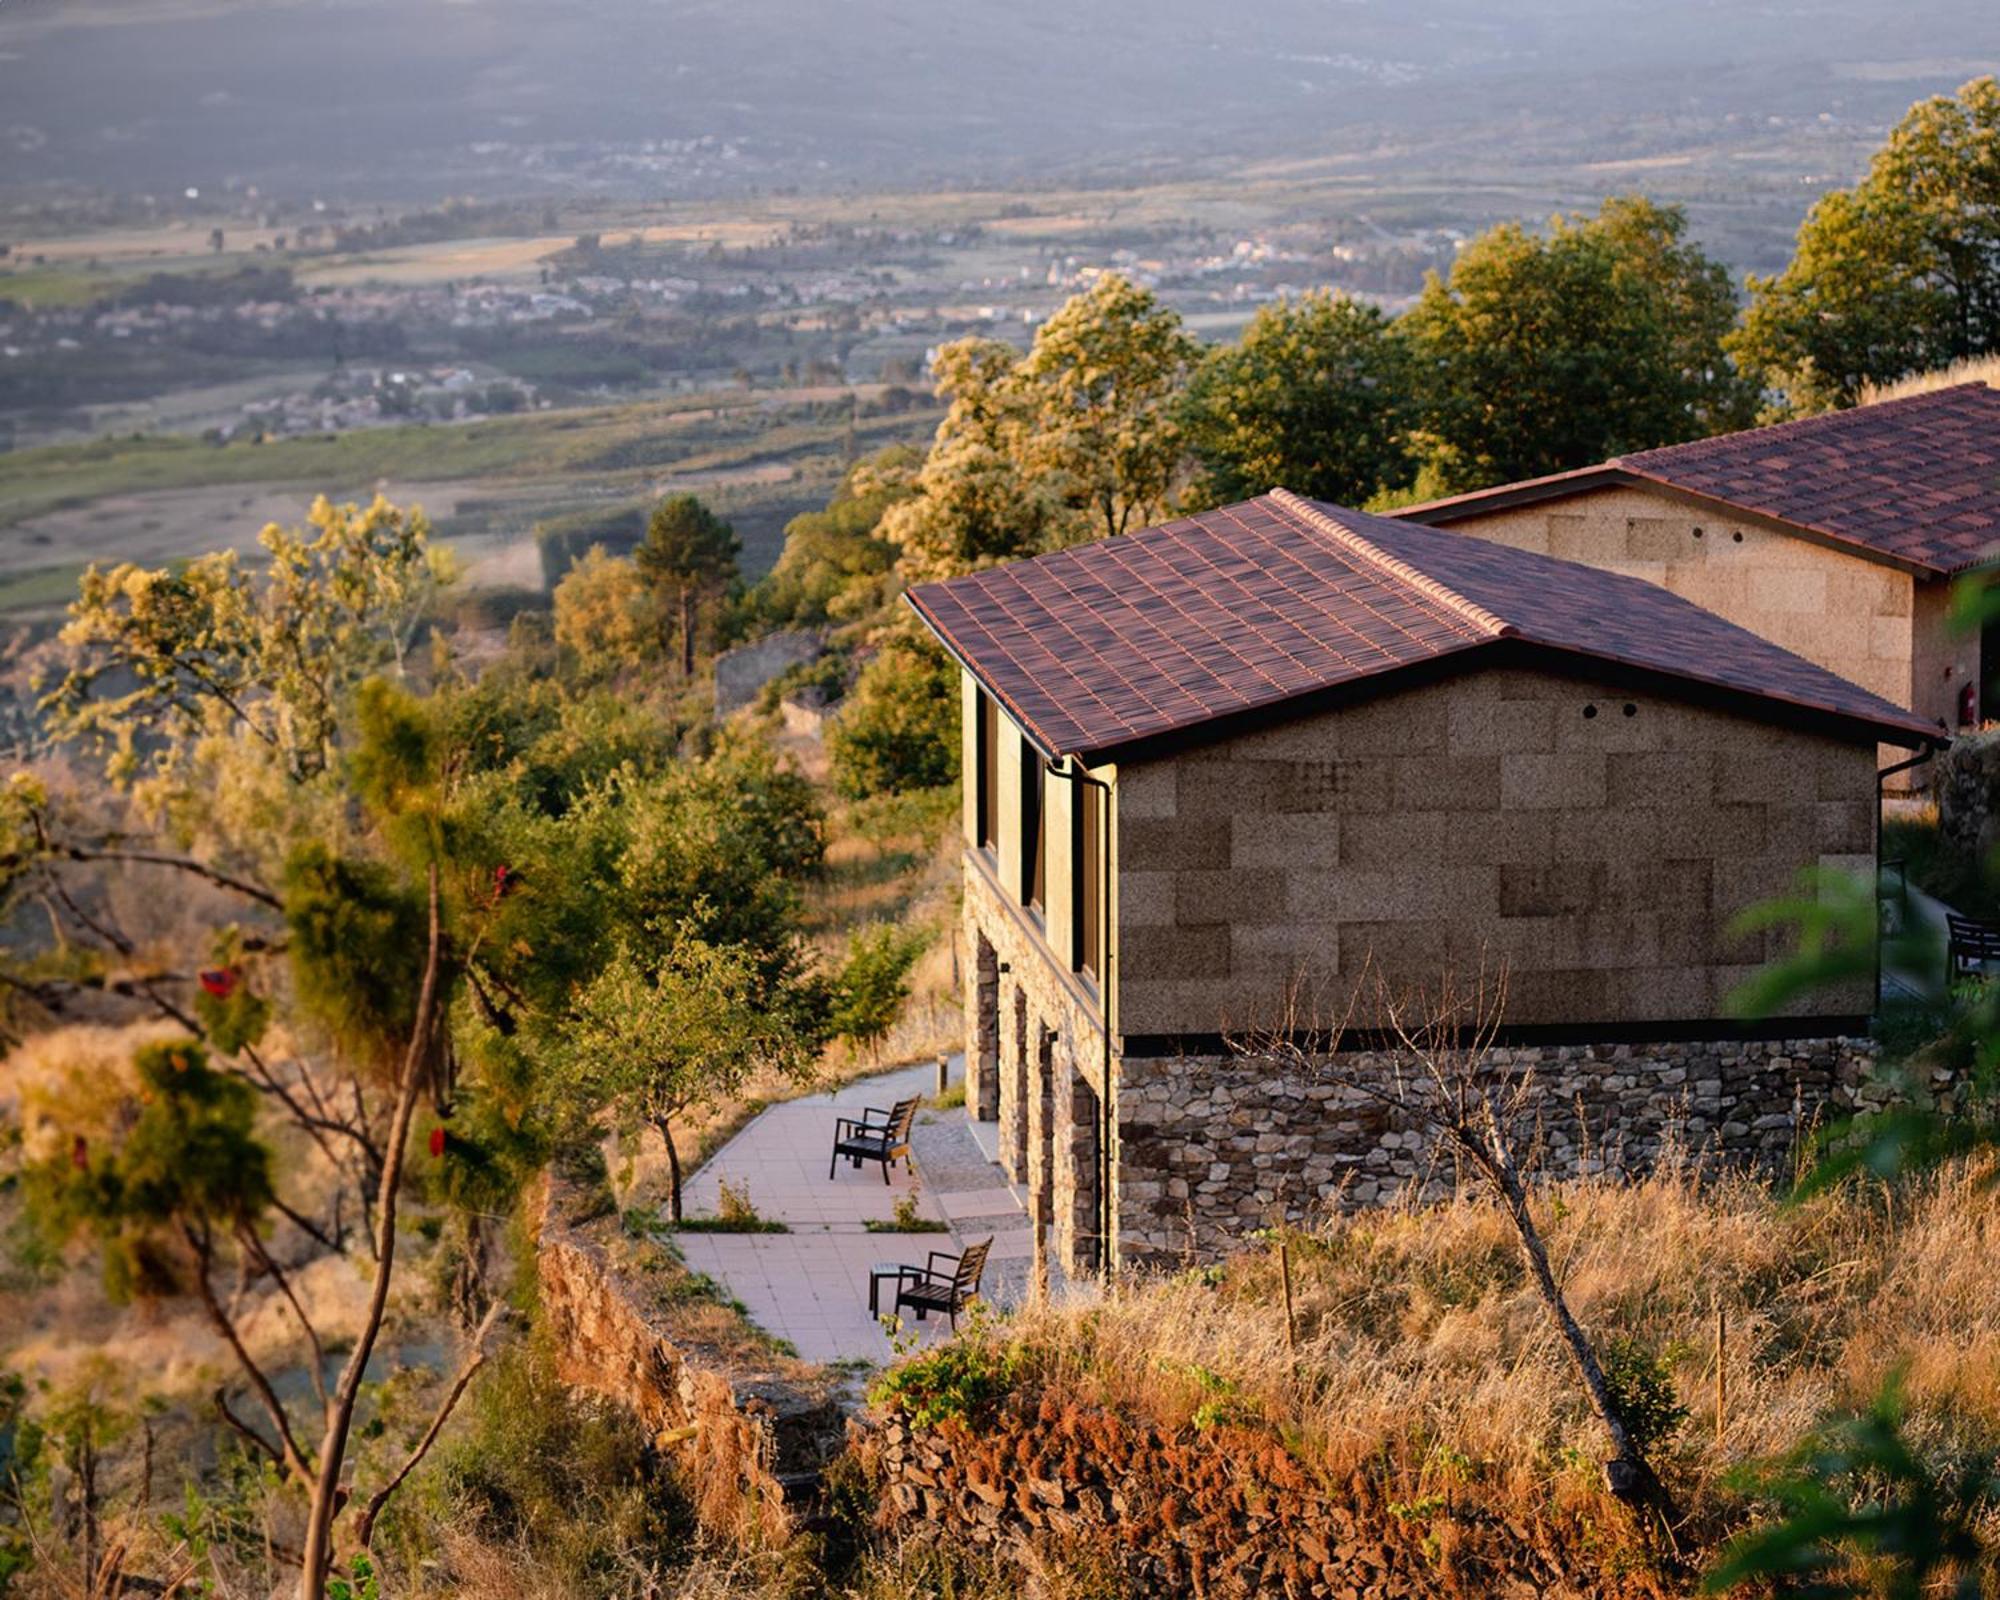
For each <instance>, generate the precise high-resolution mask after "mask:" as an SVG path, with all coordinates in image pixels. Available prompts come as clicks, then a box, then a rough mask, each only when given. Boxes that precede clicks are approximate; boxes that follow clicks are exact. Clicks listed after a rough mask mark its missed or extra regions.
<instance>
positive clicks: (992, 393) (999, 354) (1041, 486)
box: [881, 339, 1075, 583]
mask: <svg viewBox="0 0 2000 1600" xmlns="http://www.w3.org/2000/svg"><path fill="white" fill-rule="evenodd" d="M1020 359H1021V358H1020V353H1019V352H1018V351H1017V350H1015V348H1014V347H1013V346H1012V345H1010V344H1007V343H1004V342H1003V341H1001V340H999V339H960V340H957V341H956V342H954V343H952V344H948V345H946V346H945V347H944V348H943V349H941V350H940V351H939V352H938V354H937V357H936V360H935V361H934V362H933V363H932V370H933V372H934V373H935V374H936V378H937V395H938V398H939V399H941V400H945V401H947V402H948V404H947V405H946V408H945V414H944V420H943V421H942V422H940V423H939V424H938V430H937V435H936V437H935V438H934V439H933V440H932V443H931V448H930V452H929V453H928V454H927V455H926V456H925V457H924V462H923V465H922V466H921V467H920V468H918V470H917V474H916V479H915V483H914V486H913V487H914V489H915V493H914V494H912V495H910V496H908V497H907V498H903V499H900V500H898V501H897V502H896V503H895V504H893V505H891V506H890V507H889V509H888V510H887V512H886V513H885V514H884V515H883V518H882V530H881V531H882V537H883V538H884V539H886V540H888V541H889V542H890V543H892V544H893V545H895V546H896V547H897V548H898V550H899V552H900V554H899V556H898V566H899V567H900V568H901V570H902V573H903V577H904V579H905V581H906V582H910V583H925V582H929V581H930V580H932V579H935V578H951V577H956V576H958V575H959V574H960V573H964V572H971V571H974V570H976V569H978V568H980V567H984V566H991V565H993V564H994V563H996V562H1001V561H1012V560H1015V559H1017V558H1018V557H1021V556H1030V555H1034V554H1036V553H1037V552H1038V551H1041V550H1045V549H1049V548H1051V547H1052V546H1054V545H1058V544H1066V543H1069V542H1071V538H1070V535H1071V533H1072V532H1073V531H1074V527H1075V519H1074V517H1073V516H1072V514H1071V513H1070V512H1069V510H1068V508H1067V507H1065V506H1064V505H1063V504H1062V503H1061V501H1060V499H1059V498H1058V497H1057V495H1056V494H1055V492H1054V490H1053V488H1052V486H1051V485H1049V484H1048V483H1046V482H1045V481H1043V480H1042V479H1041V478H1039V477H1037V476H1036V475H1035V474H1033V473H1031V472H1030V471H1028V469H1027V468H1026V467H1025V466H1024V465H1023V464H1022V460H1021V456H1022V444H1021V441H1022V438H1023V436H1024V434H1025V433H1026V431H1027V428H1028V426H1029V423H1028V418H1027V412H1026V407H1025V404H1024V398H1023V392H1022V387H1021V384H1020V382H1019V378H1018V372H1017V369H1018V367H1019V363H1020Z"/></svg>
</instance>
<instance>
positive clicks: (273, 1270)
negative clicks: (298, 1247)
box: [237, 1222, 326, 1411]
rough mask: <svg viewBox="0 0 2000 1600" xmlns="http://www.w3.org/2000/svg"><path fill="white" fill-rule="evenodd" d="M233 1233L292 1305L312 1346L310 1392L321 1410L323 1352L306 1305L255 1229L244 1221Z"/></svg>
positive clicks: (293, 1311)
mask: <svg viewBox="0 0 2000 1600" xmlns="http://www.w3.org/2000/svg"><path fill="white" fill-rule="evenodd" d="M237 1232H238V1235H239V1237H240V1238H241V1239H242V1241H243V1247H244V1249H246V1250H248V1251H249V1252H250V1254H251V1255H252V1256H254V1257H256V1259H257V1261H258V1263H259V1264H260V1265H261V1266H262V1267H263V1269H264V1270H265V1272H267V1273H268V1274H270V1277H271V1281H272V1282H273V1283H275V1284H276V1285H277V1286H278V1292H279V1293H280V1294H282V1295H283V1296H284V1297H285V1303H286V1304H287V1305H289V1306H290V1307H291V1308H292V1315H293V1316H295V1317H297V1318H298V1321H299V1328H300V1330H301V1331H302V1332H304V1334H305V1336H306V1343H307V1344H308V1345H310V1346H311V1347H312V1362H311V1371H312V1386H313V1393H314V1394H315V1395H317V1396H318V1397H319V1404H320V1409H321V1410H322V1411H324V1410H325V1409H326V1351H325V1350H324V1349H323V1348H322V1347H321V1345H320V1342H319V1329H317V1328H315V1327H314V1326H313V1324H312V1318H311V1317H309V1316H307V1315H306V1308H305V1307H304V1306H302V1305H300V1304H299V1297H298V1296H297V1295H296V1294H294V1293H293V1292H292V1280H291V1279H290V1278H288V1277H286V1276H285V1271H284V1269H283V1268H282V1267H280V1266H279V1265H278V1263H277V1261H276V1260H275V1259H273V1257H272V1255H271V1252H270V1251H268V1250H266V1249H265V1248H264V1241H263V1240H262V1239H260V1238H258V1237H257V1230H256V1229H255V1228H253V1227H251V1226H250V1225H249V1223H247V1222H246V1223H244V1224H243V1225H242V1226H241V1227H240V1228H239V1229H238V1230H237Z"/></svg>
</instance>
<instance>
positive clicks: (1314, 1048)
mask: <svg viewBox="0 0 2000 1600" xmlns="http://www.w3.org/2000/svg"><path fill="white" fill-rule="evenodd" d="M1371 993H1372V997H1373V1002H1374V1009H1375V1010H1376V1012H1377V1013H1378V1014H1379V1016H1380V1018H1381V1021H1382V1022H1383V1023H1384V1024H1385V1025H1386V1026H1385V1028H1384V1031H1385V1032H1386V1034H1387V1035H1388V1037H1389V1038H1390V1040H1392V1041H1393V1047H1394V1048H1395V1050H1396V1051H1397V1053H1398V1055H1399V1056H1400V1057H1401V1058H1402V1062H1403V1063H1405V1064H1406V1066H1405V1068H1404V1069H1402V1070H1397V1071H1395V1072H1391V1073H1384V1072H1382V1071H1381V1070H1380V1069H1379V1068H1378V1067H1377V1066H1375V1065H1374V1064H1373V1063H1372V1062H1365V1061H1364V1060H1363V1059H1362V1058H1358V1057H1357V1056H1355V1055H1352V1054H1348V1055H1343V1054H1342V1053H1341V1049H1340V1046H1341V1040H1342V1036H1343V1035H1344V1034H1345V1032H1346V1029H1347V1023H1348V1021H1349V1020H1351V1018H1352V1017H1353V1015H1354V1014H1355V1012H1356V1011H1357V1010H1358V1009H1359V1008H1360V1006H1361V1005H1362V1004H1363V1001H1364V996H1367V995H1369V994H1371ZM1300 998H1301V997H1300V995H1299V993H1297V992H1296V991H1295V992H1294V994H1293V995H1292V996H1291V997H1290V1002H1291V1003H1290V1004H1289V1005H1288V1007H1287V1009H1288V1011H1290V1012H1293V1013H1294V1015H1290V1016H1287V1017H1285V1018H1283V1019H1282V1020H1281V1022H1280V1024H1279V1026H1277V1027H1276V1028H1271V1029H1265V1030H1260V1031H1256V1032H1253V1033H1250V1034H1248V1035H1246V1036H1244V1037H1243V1038H1242V1039H1240V1040H1232V1041H1231V1044H1232V1047H1233V1048H1234V1049H1235V1050H1236V1052H1237V1053H1238V1054H1239V1055H1241V1056H1245V1057H1248V1058H1250V1059H1251V1060H1254V1061H1259V1062H1272V1063H1277V1064H1279V1065H1281V1066H1283V1067H1286V1068H1289V1069H1290V1070H1291V1071H1292V1072H1293V1073H1295V1074H1297V1075H1298V1076H1299V1077H1300V1078H1301V1079H1302V1080H1303V1081H1307V1082H1311V1081H1314V1080H1318V1081H1320V1082H1331V1083H1332V1084H1333V1085H1334V1086H1336V1087H1337V1088H1339V1089H1341V1090H1343V1091H1345V1092H1346V1093H1347V1094H1349V1095H1351V1096H1352V1097H1354V1098H1355V1099H1357V1100H1360V1101H1362V1102H1364V1103H1366V1104H1370V1105H1372V1106H1374V1107H1376V1108H1378V1109H1379V1110H1381V1111H1384V1112H1389V1113H1393V1114H1394V1115H1396V1116H1399V1117H1402V1118H1406V1119H1407V1120H1408V1122H1409V1123H1410V1124H1411V1126H1412V1127H1414V1128H1415V1129H1417V1130H1419V1131H1420V1132H1421V1133H1422V1134H1423V1135H1424V1136H1426V1137H1427V1138H1428V1139H1429V1140H1430V1141H1431V1142H1432V1144H1433V1147H1434V1148H1435V1149H1436V1151H1437V1152H1438V1154H1440V1155H1448V1156H1450V1157H1451V1158H1452V1159H1453V1160H1454V1161H1456V1162H1457V1163H1458V1164H1459V1166H1460V1169H1461V1170H1462V1171H1469V1172H1470V1173H1471V1174H1472V1175H1473V1177H1474V1178H1475V1180H1476V1181H1478V1182H1479V1183H1480V1184H1482V1185H1484V1186H1485V1188H1486V1189H1487V1190H1488V1192H1489V1193H1490V1194H1491V1195H1492V1196H1493V1198H1494V1199H1495V1200H1496V1201H1498V1202H1499V1204H1500V1206H1501V1208H1502V1210H1503V1211H1504V1212H1505V1213H1506V1216H1507V1221H1508V1223H1509V1225H1510V1226H1511V1228H1512V1230H1513V1234H1514V1243H1515V1246H1516V1247H1517V1249H1518V1250H1519V1252H1520V1256H1521V1263H1522V1265H1523V1267H1525V1268H1526V1270H1527V1273H1528V1279H1529V1282H1530V1283H1531V1284H1532V1285H1533V1287H1534V1291H1535V1296H1536V1298H1537V1299H1538V1300H1540V1301H1541V1303H1542V1310H1543V1312H1544V1314H1545V1315H1546V1316H1547V1317H1548V1320H1549V1324H1550V1327H1551V1328H1552V1330H1553V1331H1554V1333H1555V1335H1556V1338H1557V1341H1558V1342H1559V1343H1560V1344H1561V1346H1562V1348H1563V1351H1564V1353H1565V1354H1566V1355H1567V1356H1568V1358H1569V1362H1570V1366H1571V1367H1572V1368H1573V1369H1574V1371H1575V1373H1576V1377H1577V1381H1578V1384H1579V1386H1580V1387H1581V1388H1582V1390H1583V1392H1584V1397H1585V1399H1586V1401H1587V1402H1588V1404H1589V1406H1590V1410H1591V1412H1592V1414H1593V1415H1594V1416H1595V1417H1596V1419H1597V1422H1598V1425H1599V1426H1600V1427H1601V1428H1602V1430H1603V1432H1604V1436H1605V1439H1606V1442H1607V1443H1608V1444H1609V1445H1610V1447H1611V1454H1610V1457H1609V1459H1608V1460H1606V1461H1605V1462H1604V1486H1605V1488H1606V1490H1607V1491H1608V1492H1609V1493H1610V1494H1611V1495H1612V1497H1613V1498H1614V1499H1616V1500H1618V1501H1619V1502H1621V1503H1622V1504H1624V1505H1625V1506H1626V1507H1627V1508H1628V1509H1630V1510H1631V1511H1633V1512H1635V1513H1640V1514H1648V1515H1652V1516H1657V1518H1658V1520H1659V1526H1660V1527H1661V1528H1663V1529H1668V1530H1671V1528H1672V1526H1673V1523H1674V1517H1673V1512H1672V1507H1671V1505H1670V1504H1669V1502H1668V1499H1667V1495H1666V1491H1665V1489H1664V1487H1663V1486H1662V1484H1661V1483H1660V1480H1659V1477H1658V1475H1657V1474H1656V1473H1655V1472H1654V1470H1653V1467H1652V1464H1651V1463H1650V1462H1649V1461H1648V1460H1647V1459H1646V1453H1645V1448H1644V1444H1643V1441H1642V1437H1641V1434H1640V1433H1639V1432H1638V1431H1637V1430H1636V1429H1635V1428H1634V1427H1633V1426H1632V1424H1631V1422H1630V1421H1628V1419H1627V1418H1626V1416H1625V1415H1624V1414H1623V1412H1621V1410H1620V1408H1619V1403H1618V1398H1617V1395H1616V1393H1615V1392H1614V1390H1613V1387H1612V1383H1611V1380H1610V1378H1609V1377H1608V1376H1607V1375H1606V1372H1605V1367H1604V1361H1603V1358H1602V1357H1601V1356H1600V1355H1599V1354H1598V1350H1597V1347H1596V1345H1595V1344H1594V1343H1592V1341H1591V1339H1590V1337H1589V1335H1588V1334H1586V1333H1585V1332H1584V1330H1583V1327H1582V1325H1581V1324H1580V1323H1578V1321H1577V1320H1576V1316H1575V1313H1574V1312H1573V1311H1572V1310H1571V1309H1570V1304H1569V1297H1568V1295H1567V1294H1566V1293H1565V1292H1564V1290H1563V1287H1562V1283H1561V1281H1560V1280H1559V1279H1558V1278H1557V1276H1556V1270H1555V1266H1554V1264H1553V1263H1552V1262H1551V1261H1550V1258H1549V1252H1548V1245H1547V1243H1546V1241H1545V1240H1544V1239H1543V1238H1542V1233H1541V1228H1540V1226H1539V1225H1538V1224H1537V1223H1536V1221H1535V1216H1534V1209H1533V1205H1532V1202H1531V1197H1530V1195H1529V1192H1528V1184H1527V1175H1526V1174H1525V1173H1524V1171H1523V1169H1522V1167H1521V1163H1520V1158H1519V1156H1518V1155H1517V1153H1516V1143H1515V1141H1516V1140H1517V1139H1518V1138H1519V1137H1521V1135H1522V1133H1523V1131H1524V1130H1527V1131H1530V1132H1532V1130H1533V1129H1534V1128H1535V1127H1536V1126H1537V1125H1538V1124H1539V1122H1540V1120H1541V1115H1542V1107H1541V1106H1540V1105H1539V1104H1538V1095H1537V1091H1536V1087H1535V1083H1534V1078H1533V1075H1532V1073H1527V1074H1521V1073H1517V1072H1515V1071H1512V1070H1509V1069H1508V1068H1506V1067H1504V1066H1501V1065H1500V1064H1499V1063H1496V1062H1495V1061H1494V1060H1493V1052H1494V1046H1495V1044H1496V1042H1497V1041H1498V1039H1499V1037H1500V1032H1501V1028H1502V1026H1503V1024H1504V1023H1505V1020H1506V1012H1507V972H1506V969H1505V967H1504V966H1503V967H1501V968H1500V969H1499V970H1498V971H1497V972H1489V971H1487V970H1486V969H1485V967H1484V966H1483V965H1482V967H1481V969H1480V970H1479V971H1478V973H1477V974H1476V975H1475V976H1474V978H1473V979H1472V980H1471V981H1470V982H1469V983H1468V982H1466V981H1465V980H1463V979H1461V978H1460V977H1459V975H1458V974H1456V973H1455V972H1453V971H1452V970H1450V969H1449V968H1447V969H1446V970H1445V971H1444V972H1442V973H1441V974H1440V975H1439V977H1438V979H1437V981H1436V982H1435V983H1434V984H1430V985H1418V986H1415V987H1411V988H1403V989H1399V988H1397V987H1395V986H1394V985H1392V984H1391V983H1390V982H1389V981H1388V979H1387V978H1386V977H1385V976H1384V975H1383V974H1382V973H1381V972H1379V971H1378V970H1375V969H1374V968H1373V967H1372V965H1371V966H1370V967H1369V968H1368V969H1366V970H1364V973H1363V976H1362V978H1361V981H1360V982H1358V983H1357V984H1356V985H1355V988H1354V990H1353V993H1352V995H1351V996H1350V998H1349V1002H1348V1015H1347V1016H1345V1017H1343V1018H1341V1019H1340V1020H1339V1021H1338V1022H1337V1023H1336V1024H1335V1025H1333V1026H1332V1027H1330V1028H1328V1027H1323V1026H1322V1025H1321V1023H1320V1021H1319V1020H1318V1019H1317V1018H1311V1017H1304V1016H1299V1015H1297V1014H1296V1013H1297V1012H1298V1011H1299V1009H1300V1007H1299V1000H1300ZM1295 1023H1303V1024H1304V1025H1303V1026H1295V1025H1294V1024H1295ZM1650 1531H1651V1530H1650V1529H1649V1532H1650ZM1671 1537H1672V1536H1671V1532H1669V1534H1668V1540H1669V1542H1671Z"/></svg>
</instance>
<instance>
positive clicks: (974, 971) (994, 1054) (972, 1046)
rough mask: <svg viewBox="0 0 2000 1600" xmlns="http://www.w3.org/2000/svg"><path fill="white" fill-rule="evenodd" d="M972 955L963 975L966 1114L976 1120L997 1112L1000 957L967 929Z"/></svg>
mask: <svg viewBox="0 0 2000 1600" xmlns="http://www.w3.org/2000/svg"><path fill="white" fill-rule="evenodd" d="M969 933H970V939H969V943H970V944H971V946H972V951H973V956H972V963H971V968H970V970H969V971H968V972H967V974H966V985H967V987H968V988H969V989H970V990H971V993H970V994H969V995H968V996H967V1004H966V1008H965V1113H966V1115H967V1116H969V1117H971V1118H973V1119H974V1120H975V1121H977V1122H991V1121H993V1120H994V1119H995V1118H996V1117H998V1116H999V1115H1000V957H999V954H998V952H996V951H995V950H994V948H993V942H992V940H990V939H988V938H987V937H986V935H985V934H984V933H982V932H980V931H979V929H977V928H972V929H970V930H969Z"/></svg>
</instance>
